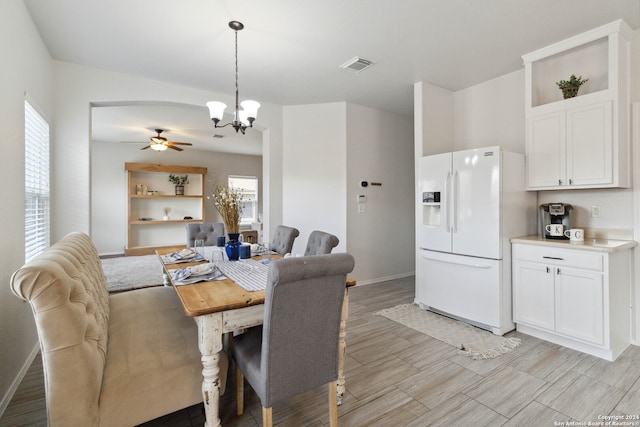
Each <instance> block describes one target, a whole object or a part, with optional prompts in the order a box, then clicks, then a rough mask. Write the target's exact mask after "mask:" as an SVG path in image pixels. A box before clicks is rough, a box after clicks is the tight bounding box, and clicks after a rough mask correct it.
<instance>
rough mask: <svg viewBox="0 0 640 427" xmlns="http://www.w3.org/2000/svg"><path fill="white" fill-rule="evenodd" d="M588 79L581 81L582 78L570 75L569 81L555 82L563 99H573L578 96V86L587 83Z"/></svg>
mask: <svg viewBox="0 0 640 427" xmlns="http://www.w3.org/2000/svg"><path fill="white" fill-rule="evenodd" d="M588 81H589V79H584V80H583V79H582V76H579V77H576V75H575V74H571V77H569V80H560V81H559V82H556V84H557V85H558V87H559V88H560V90H561V91H562V96H563V97H564V99H567V98H573V97H575V96H576V95H578V90H579V89H580V86H582V85H583V84H585V83H586V82H588Z"/></svg>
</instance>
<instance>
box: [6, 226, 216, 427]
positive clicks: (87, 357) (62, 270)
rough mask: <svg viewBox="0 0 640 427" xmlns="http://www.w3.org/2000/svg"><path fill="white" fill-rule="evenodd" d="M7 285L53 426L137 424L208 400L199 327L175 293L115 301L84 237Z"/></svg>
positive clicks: (146, 292)
mask: <svg viewBox="0 0 640 427" xmlns="http://www.w3.org/2000/svg"><path fill="white" fill-rule="evenodd" d="M11 287H12V290H13V292H14V293H15V294H16V295H17V296H18V297H19V298H21V299H23V300H25V301H28V302H29V303H30V304H31V308H32V310H33V315H34V317H35V322H36V327H37V329H38V336H39V340H40V349H41V353H42V360H43V366H44V378H45V392H46V401H47V417H48V423H49V425H50V426H65V427H67V426H83V427H85V426H133V425H136V424H140V423H143V422H145V421H149V420H152V419H155V418H157V417H160V416H163V415H166V414H169V413H171V412H175V411H177V410H179V409H182V408H185V407H188V406H191V405H194V404H197V403H199V402H202V391H201V386H202V364H201V362H200V351H199V350H198V337H197V327H196V324H195V322H194V321H193V319H191V318H190V317H187V316H186V315H185V314H184V312H183V310H182V306H181V305H180V302H179V300H178V298H177V296H176V295H175V291H174V290H173V289H172V288H170V287H154V288H145V289H139V290H135V291H130V292H123V293H118V294H114V295H109V294H108V292H107V287H106V281H105V276H104V273H103V272H102V264H101V261H100V258H99V257H98V253H97V250H96V248H95V246H94V245H93V243H92V242H91V239H90V238H89V236H87V235H86V234H83V233H71V234H69V235H67V236H65V237H64V238H62V239H61V240H60V241H59V242H58V243H56V244H55V245H53V246H52V247H51V248H49V249H47V250H46V251H45V252H44V253H42V254H41V255H39V256H38V257H36V258H35V259H34V260H32V261H31V262H29V263H27V264H25V265H24V266H23V267H22V268H20V269H19V270H18V271H16V272H15V273H14V274H13V276H12V278H11ZM223 363H226V360H224V361H223ZM222 368H224V365H223V366H222ZM225 374H226V369H221V379H222V387H224V380H225V379H226V377H225Z"/></svg>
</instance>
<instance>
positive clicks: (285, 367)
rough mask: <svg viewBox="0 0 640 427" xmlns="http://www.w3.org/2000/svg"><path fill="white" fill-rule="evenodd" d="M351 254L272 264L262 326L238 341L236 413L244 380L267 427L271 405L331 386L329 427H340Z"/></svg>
mask: <svg viewBox="0 0 640 427" xmlns="http://www.w3.org/2000/svg"><path fill="white" fill-rule="evenodd" d="M353 267H354V260H353V257H352V256H351V255H350V254H347V253H339V254H332V255H323V256H311V257H297V258H296V257H293V258H283V259H278V260H275V261H273V262H271V264H270V265H269V274H268V279H267V288H266V297H265V304H264V322H263V325H262V326H261V327H255V328H251V329H249V330H248V331H247V332H245V333H244V334H240V335H238V336H236V337H234V340H233V345H232V346H231V356H232V357H233V359H234V360H235V362H236V404H237V408H236V409H237V413H238V415H242V413H243V411H244V378H246V379H247V382H248V383H249V385H250V386H251V388H253V390H254V391H255V392H256V394H257V395H258V397H259V398H260V402H261V403H262V422H263V426H265V427H269V426H271V425H272V407H273V404H274V403H278V402H281V401H284V400H286V399H289V398H291V397H293V396H295V395H297V394H300V393H304V392H306V391H309V390H311V389H314V388H316V387H319V386H321V385H324V384H327V383H328V384H329V414H330V421H331V422H330V425H331V426H337V425H338V407H337V379H338V342H339V333H340V320H341V314H342V303H343V301H344V293H345V284H346V280H347V274H348V273H350V272H351V271H353Z"/></svg>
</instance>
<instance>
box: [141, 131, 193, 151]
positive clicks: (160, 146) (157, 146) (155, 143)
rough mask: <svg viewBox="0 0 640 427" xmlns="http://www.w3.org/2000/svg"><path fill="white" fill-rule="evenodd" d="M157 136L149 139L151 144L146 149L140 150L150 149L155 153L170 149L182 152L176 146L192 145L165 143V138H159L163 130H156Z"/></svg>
mask: <svg viewBox="0 0 640 427" xmlns="http://www.w3.org/2000/svg"><path fill="white" fill-rule="evenodd" d="M155 131H156V133H157V135H156V136H152V137H151V138H149V140H150V141H151V142H149V145H147V146H146V147H142V148H141V150H146V149H147V148H151V149H152V150H156V151H164V150H166V149H167V148H171V149H173V150H177V151H182V150H183V149H182V148H180V147H177V145H193V144H191V143H190V142H176V141H167V138H165V137H163V136H161V135H160V134H161V133H162V132H164V129H156V130H155Z"/></svg>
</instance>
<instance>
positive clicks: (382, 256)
mask: <svg viewBox="0 0 640 427" xmlns="http://www.w3.org/2000/svg"><path fill="white" fill-rule="evenodd" d="M411 165H413V120H411V118H410V117H405V116H401V115H397V114H392V113H388V112H384V111H380V110H375V109H371V108H366V107H362V106H359V105H354V104H347V182H346V188H347V242H348V243H347V251H348V252H349V253H351V254H353V255H354V256H355V257H356V265H355V269H354V271H353V277H354V278H357V280H358V283H359V284H366V283H369V282H377V281H382V280H390V279H393V278H398V277H403V276H407V275H411V274H413V273H414V271H415V259H414V250H413V248H414V240H415V233H414V227H413V222H414V213H413V212H414V208H413V206H414V202H413V191H414V190H413V189H414V170H413V167H411ZM362 180H365V181H367V182H369V184H371V182H379V183H381V184H382V185H381V186H372V185H369V186H368V187H365V188H363V187H361V186H360V181H362ZM358 195H364V196H366V197H367V201H366V202H365V203H363V206H364V209H365V212H363V213H358Z"/></svg>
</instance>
